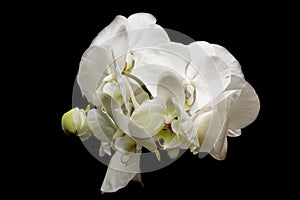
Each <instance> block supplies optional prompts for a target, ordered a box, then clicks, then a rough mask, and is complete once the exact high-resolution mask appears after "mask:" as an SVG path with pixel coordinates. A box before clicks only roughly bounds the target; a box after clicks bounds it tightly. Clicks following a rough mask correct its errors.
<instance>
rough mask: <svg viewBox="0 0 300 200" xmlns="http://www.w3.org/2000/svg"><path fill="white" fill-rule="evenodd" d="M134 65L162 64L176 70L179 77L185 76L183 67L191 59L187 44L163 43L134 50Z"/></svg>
mask: <svg viewBox="0 0 300 200" xmlns="http://www.w3.org/2000/svg"><path fill="white" fill-rule="evenodd" d="M134 53H135V55H136V57H137V58H138V59H136V65H137V67H138V66H139V65H145V64H154V65H163V66H164V67H167V68H170V69H172V70H174V71H176V72H177V73H178V74H180V75H181V77H184V76H185V68H186V66H187V65H188V63H189V62H190V60H191V55H190V51H189V49H188V47H187V46H185V45H183V44H180V43H174V42H170V43H165V44H162V45H160V46H158V47H155V48H147V49H140V50H138V51H135V52H134Z"/></svg>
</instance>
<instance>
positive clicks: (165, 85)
mask: <svg viewBox="0 0 300 200" xmlns="http://www.w3.org/2000/svg"><path fill="white" fill-rule="evenodd" d="M157 95H158V97H160V98H162V99H164V100H165V101H166V100H168V99H170V98H174V97H175V98H176V100H177V103H178V104H179V105H182V106H183V105H184V103H185V97H184V90H183V86H182V82H181V80H180V78H179V77H178V76H176V75H175V74H174V73H171V72H169V71H166V72H164V73H163V74H161V75H160V77H159V80H158V85H157Z"/></svg>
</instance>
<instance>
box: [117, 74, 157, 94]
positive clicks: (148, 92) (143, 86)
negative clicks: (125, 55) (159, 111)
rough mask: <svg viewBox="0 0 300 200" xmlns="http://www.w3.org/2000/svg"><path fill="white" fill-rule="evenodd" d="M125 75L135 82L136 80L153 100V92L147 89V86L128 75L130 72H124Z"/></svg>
mask: <svg viewBox="0 0 300 200" xmlns="http://www.w3.org/2000/svg"><path fill="white" fill-rule="evenodd" d="M122 74H123V75H125V76H127V77H129V78H132V79H133V80H135V81H136V82H137V83H138V84H139V85H140V86H141V87H142V89H143V90H144V91H145V92H146V93H147V94H148V96H149V98H150V99H153V96H152V94H151V92H150V91H149V90H148V89H147V87H146V86H145V84H144V83H143V82H142V81H141V80H140V79H139V78H138V77H136V76H134V75H132V74H130V73H128V72H122Z"/></svg>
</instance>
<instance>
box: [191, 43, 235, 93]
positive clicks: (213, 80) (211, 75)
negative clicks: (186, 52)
mask: <svg viewBox="0 0 300 200" xmlns="http://www.w3.org/2000/svg"><path fill="white" fill-rule="evenodd" d="M189 47H190V50H191V55H192V63H191V65H190V66H189V68H188V70H187V73H186V76H187V78H189V79H193V78H194V77H197V76H200V77H201V78H202V79H203V80H204V82H205V83H206V86H207V89H208V91H209V92H210V95H211V98H214V97H216V96H217V95H219V94H220V93H221V92H223V91H224V90H225V88H226V85H225V84H224V83H226V82H228V80H225V79H230V76H229V75H230V71H229V69H226V68H225V67H221V69H222V70H220V66H219V64H218V63H217V64H216V63H215V62H214V61H213V59H212V58H211V57H210V56H209V55H208V54H207V53H206V51H205V50H204V49H203V48H202V47H201V46H200V45H199V44H198V43H197V42H194V43H192V44H190V45H189ZM196 84H197V83H196ZM202 87H205V86H202ZM199 98H200V97H199Z"/></svg>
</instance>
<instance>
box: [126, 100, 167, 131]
mask: <svg viewBox="0 0 300 200" xmlns="http://www.w3.org/2000/svg"><path fill="white" fill-rule="evenodd" d="M164 113H165V110H164V105H163V101H162V100H161V99H158V98H155V99H153V100H148V101H146V102H144V103H143V104H142V105H141V106H140V107H139V108H137V109H135V110H134V112H133V113H132V115H131V120H133V121H134V122H135V123H136V124H137V125H139V126H140V127H141V128H143V129H144V130H145V131H146V132H147V133H149V134H150V135H155V134H156V133H158V131H160V129H161V128H162V127H163V125H164V116H163V115H164Z"/></svg>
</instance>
